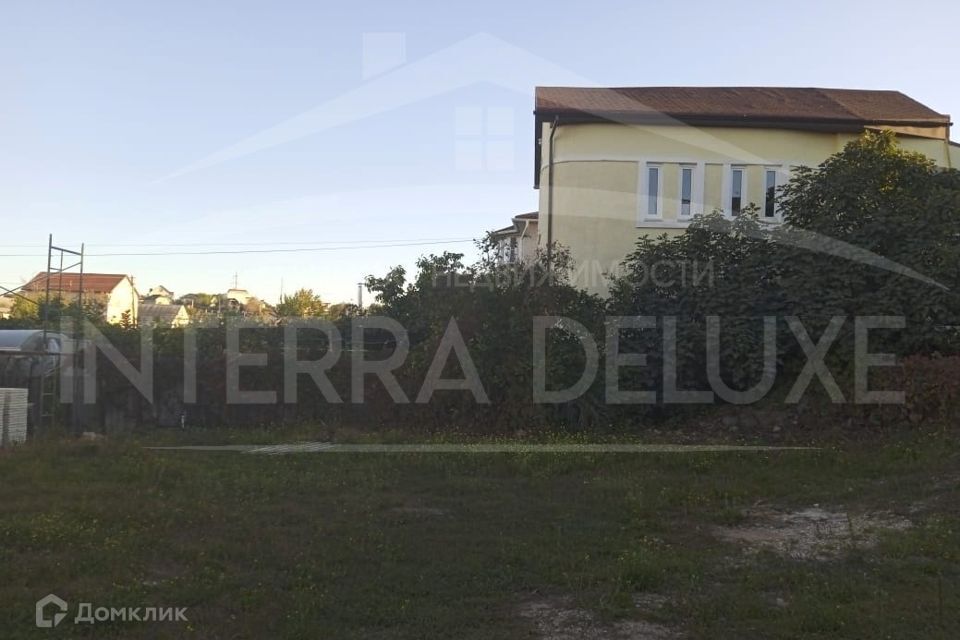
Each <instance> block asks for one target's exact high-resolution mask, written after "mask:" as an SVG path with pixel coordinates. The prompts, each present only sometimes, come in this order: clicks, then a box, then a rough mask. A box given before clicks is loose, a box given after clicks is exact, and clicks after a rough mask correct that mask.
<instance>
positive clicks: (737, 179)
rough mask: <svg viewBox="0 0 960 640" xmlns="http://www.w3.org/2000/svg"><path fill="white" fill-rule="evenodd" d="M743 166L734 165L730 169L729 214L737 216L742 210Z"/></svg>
mask: <svg viewBox="0 0 960 640" xmlns="http://www.w3.org/2000/svg"><path fill="white" fill-rule="evenodd" d="M743 173H744V170H743V167H734V168H733V169H732V170H731V183H730V215H732V216H738V215H740V212H741V211H743V191H744V189H743Z"/></svg>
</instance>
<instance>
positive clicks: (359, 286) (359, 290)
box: [357, 282, 363, 311]
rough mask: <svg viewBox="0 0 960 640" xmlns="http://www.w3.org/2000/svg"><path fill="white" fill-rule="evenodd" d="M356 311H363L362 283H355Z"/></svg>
mask: <svg viewBox="0 0 960 640" xmlns="http://www.w3.org/2000/svg"><path fill="white" fill-rule="evenodd" d="M357 309H359V310H360V311H363V283H362V282H358V283H357Z"/></svg>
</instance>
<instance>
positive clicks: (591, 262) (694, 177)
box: [534, 87, 960, 293]
mask: <svg viewBox="0 0 960 640" xmlns="http://www.w3.org/2000/svg"><path fill="white" fill-rule="evenodd" d="M535 123H536V126H535V145H536V146H535V167H534V187H535V188H537V189H539V190H540V217H539V223H540V224H539V227H540V229H539V235H540V240H539V242H540V244H541V245H545V244H547V243H548V242H550V241H551V240H552V241H553V242H554V243H557V244H559V245H562V246H564V247H566V248H568V249H569V250H570V254H571V257H572V258H573V260H574V262H575V264H576V265H577V267H578V271H577V274H576V278H575V279H576V282H577V284H579V285H580V286H582V287H584V288H587V289H588V290H590V291H593V292H597V293H604V292H605V290H606V276H607V275H609V274H610V273H614V272H615V271H616V269H617V268H618V265H619V264H620V263H621V261H622V260H623V258H624V257H625V256H626V255H627V254H628V253H630V252H631V251H632V249H633V247H634V244H635V242H636V240H637V239H638V237H640V236H641V235H643V234H657V235H659V234H663V233H667V234H674V233H682V231H683V229H685V228H686V227H687V226H688V225H689V224H690V221H691V220H692V219H693V217H694V216H696V215H698V214H700V213H704V212H711V211H714V210H719V211H722V212H723V213H724V214H725V215H728V216H736V215H737V214H738V213H739V212H741V211H742V210H744V208H745V207H747V206H748V205H749V204H751V203H753V204H755V205H757V207H759V209H760V218H761V220H763V221H766V222H769V223H771V224H776V223H778V222H779V221H780V216H779V212H778V210H777V203H776V198H775V196H776V188H777V187H778V186H780V185H782V184H784V183H785V182H786V181H787V180H788V179H789V177H790V174H791V172H792V171H793V170H794V168H795V167H797V166H800V165H807V166H816V165H818V164H819V163H820V162H822V161H823V160H825V159H826V158H827V157H828V156H830V155H832V154H833V153H836V152H837V151H840V150H841V149H842V148H843V147H844V145H845V144H846V143H847V142H849V141H851V140H853V139H855V137H856V136H858V135H860V134H861V133H862V132H863V131H865V130H868V129H890V130H893V131H895V132H896V133H897V136H898V139H899V140H900V142H901V144H902V146H903V147H904V148H906V149H908V150H912V151H919V152H921V153H924V154H925V155H927V156H928V157H930V158H932V159H933V160H934V161H935V162H937V163H938V164H939V165H941V166H944V167H957V166H960V146H958V145H957V144H956V143H952V142H950V125H951V122H950V117H949V116H947V115H943V114H940V113H937V112H936V111H933V110H932V109H930V108H928V107H926V106H924V105H923V104H920V103H919V102H917V101H916V100H913V99H912V98H910V97H908V96H906V95H904V94H902V93H899V92H897V91H865V90H850V89H813V88H774V87H634V88H615V89H604V88H573V87H537V90H536V111H535Z"/></svg>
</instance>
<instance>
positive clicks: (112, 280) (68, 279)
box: [23, 272, 127, 293]
mask: <svg viewBox="0 0 960 640" xmlns="http://www.w3.org/2000/svg"><path fill="white" fill-rule="evenodd" d="M49 277H50V290H51V291H63V292H64V293H77V292H78V291H79V290H80V274H79V273H64V274H63V275H62V276H61V274H59V273H51V274H50V276H49ZM61 277H62V281H61ZM126 277H127V276H126V275H124V274H120V273H85V274H83V292H84V293H110V292H111V291H113V290H114V289H115V288H116V286H117V285H118V284H120V283H121V282H122V281H123V279H124V278H126ZM46 289H47V273H46V272H40V273H38V274H37V275H35V276H34V277H33V279H32V280H30V282H28V283H27V284H25V285H23V290H24V291H33V292H37V291H46Z"/></svg>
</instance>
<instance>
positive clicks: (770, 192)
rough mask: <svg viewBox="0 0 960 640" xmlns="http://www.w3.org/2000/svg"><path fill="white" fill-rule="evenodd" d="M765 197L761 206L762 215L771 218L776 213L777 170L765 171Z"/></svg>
mask: <svg viewBox="0 0 960 640" xmlns="http://www.w3.org/2000/svg"><path fill="white" fill-rule="evenodd" d="M766 187H767V199H766V202H765V203H764V206H763V215H764V216H765V217H767V218H772V217H774V216H775V215H776V197H777V172H776V171H767V185H766Z"/></svg>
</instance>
